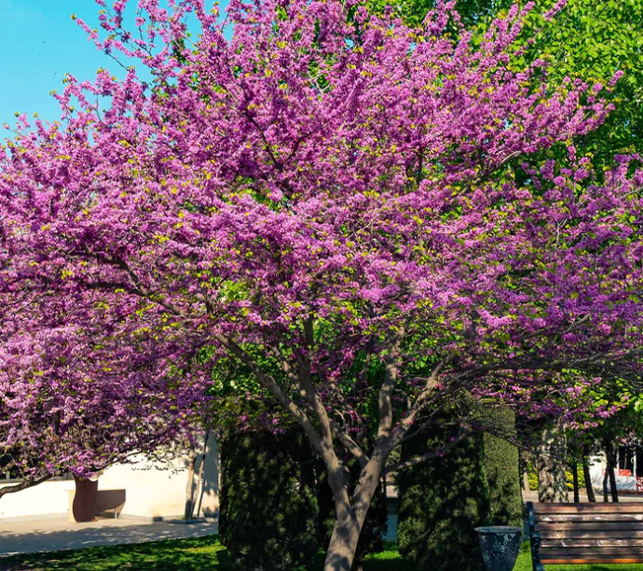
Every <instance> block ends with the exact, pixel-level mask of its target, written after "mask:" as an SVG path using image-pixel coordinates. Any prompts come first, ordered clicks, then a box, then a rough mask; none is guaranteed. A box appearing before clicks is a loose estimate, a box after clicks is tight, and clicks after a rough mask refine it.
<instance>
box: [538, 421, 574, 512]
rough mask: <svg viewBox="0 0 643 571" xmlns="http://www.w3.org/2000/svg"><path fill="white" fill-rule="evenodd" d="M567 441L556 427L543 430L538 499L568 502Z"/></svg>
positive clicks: (539, 458)
mask: <svg viewBox="0 0 643 571" xmlns="http://www.w3.org/2000/svg"><path fill="white" fill-rule="evenodd" d="M564 458H565V442H564V440H563V437H562V435H561V433H560V432H559V431H558V430H556V427H548V428H545V429H544V430H543V433H542V436H541V440H540V446H539V450H538V457H537V459H536V466H537V468H538V501H539V502H558V503H561V502H568V501H569V494H568V492H567V481H566V478H565V462H564Z"/></svg>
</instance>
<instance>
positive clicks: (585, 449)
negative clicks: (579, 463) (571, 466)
mask: <svg viewBox="0 0 643 571" xmlns="http://www.w3.org/2000/svg"><path fill="white" fill-rule="evenodd" d="M588 456H589V446H587V445H586V446H584V447H583V478H585V490H586V491H587V499H588V501H590V502H596V496H595V495H594V486H593V485H592V477H591V474H590V471H589V461H588V459H587V457H588Z"/></svg>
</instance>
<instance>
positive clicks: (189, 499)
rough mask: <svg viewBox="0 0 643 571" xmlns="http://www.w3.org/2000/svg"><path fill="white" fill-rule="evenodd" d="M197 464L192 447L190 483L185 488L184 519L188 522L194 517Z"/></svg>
mask: <svg viewBox="0 0 643 571" xmlns="http://www.w3.org/2000/svg"><path fill="white" fill-rule="evenodd" d="M195 464H196V451H195V450H194V448H193V447H192V446H190V448H189V451H188V482H187V485H186V487H185V511H184V513H183V518H184V519H186V520H190V519H192V517H193V515H194V503H195V502H194V500H195V498H194V491H195V486H194V468H195Z"/></svg>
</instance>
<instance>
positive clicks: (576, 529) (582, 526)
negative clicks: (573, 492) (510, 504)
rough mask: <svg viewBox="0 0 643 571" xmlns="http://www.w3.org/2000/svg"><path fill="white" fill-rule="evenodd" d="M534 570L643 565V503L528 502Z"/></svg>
mask: <svg viewBox="0 0 643 571" xmlns="http://www.w3.org/2000/svg"><path fill="white" fill-rule="evenodd" d="M527 513H528V518H529V535H530V540H531V560H532V564H533V569H534V571H544V569H545V568H544V564H551V565H580V564H582V563H643V503H615V504H613V503H609V504H602V503H587V504H535V503H533V502H527Z"/></svg>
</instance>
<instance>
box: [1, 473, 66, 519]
mask: <svg viewBox="0 0 643 571" xmlns="http://www.w3.org/2000/svg"><path fill="white" fill-rule="evenodd" d="M6 486H11V484H0V488H4V487H6ZM73 489H74V481H73V480H58V481H54V482H43V483H42V484H39V485H38V486H34V487H33V488H27V489H26V490H21V491H20V492H16V493H12V494H7V495H6V496H3V497H2V498H0V519H9V518H10V519H14V518H24V519H37V518H39V517H43V518H46V517H52V516H60V517H66V516H67V513H68V511H69V490H73Z"/></svg>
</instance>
